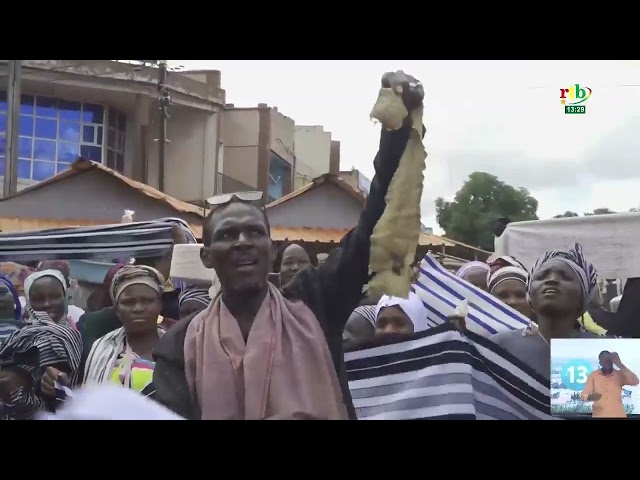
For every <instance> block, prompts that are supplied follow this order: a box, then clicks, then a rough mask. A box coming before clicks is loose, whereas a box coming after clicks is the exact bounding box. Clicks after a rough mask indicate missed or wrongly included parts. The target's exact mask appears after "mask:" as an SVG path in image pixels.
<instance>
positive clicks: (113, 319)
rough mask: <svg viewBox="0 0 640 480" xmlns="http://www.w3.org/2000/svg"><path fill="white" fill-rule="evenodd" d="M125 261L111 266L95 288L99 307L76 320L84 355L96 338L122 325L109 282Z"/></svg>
mask: <svg viewBox="0 0 640 480" xmlns="http://www.w3.org/2000/svg"><path fill="white" fill-rule="evenodd" d="M126 265H127V264H126V263H118V264H116V265H114V266H113V267H111V269H110V270H109V271H108V272H107V274H106V275H105V277H104V280H103V282H102V285H101V287H100V289H98V290H96V292H98V293H96V297H95V301H96V303H97V305H96V306H100V308H99V309H98V310H96V311H93V312H86V313H85V314H84V315H82V317H80V321H79V322H78V330H80V333H81V334H82V343H83V345H84V348H85V356H86V355H87V354H88V353H89V349H90V348H91V346H92V345H93V342H95V341H96V340H97V339H99V338H100V337H102V336H103V335H106V334H107V333H109V332H113V331H114V330H116V329H118V328H120V327H122V323H120V320H119V319H118V315H116V312H115V309H114V307H113V301H112V299H111V294H110V291H111V283H112V282H113V278H114V277H115V275H116V273H117V272H118V270H120V269H121V268H122V267H124V266H126Z"/></svg>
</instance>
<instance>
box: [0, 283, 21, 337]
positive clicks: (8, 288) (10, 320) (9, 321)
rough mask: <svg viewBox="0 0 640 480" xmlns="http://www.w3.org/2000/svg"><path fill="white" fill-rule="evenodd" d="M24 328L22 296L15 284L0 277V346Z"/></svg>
mask: <svg viewBox="0 0 640 480" xmlns="http://www.w3.org/2000/svg"><path fill="white" fill-rule="evenodd" d="M23 326H24V322H23V321H22V305H20V295H19V294H18V291H17V290H16V288H15V286H14V285H13V283H12V282H11V281H10V280H9V279H8V278H7V277H4V276H1V275H0V345H2V343H4V341H5V340H6V339H7V338H8V337H9V336H10V335H11V334H12V333H13V332H15V331H16V330H19V329H20V328H22V327H23Z"/></svg>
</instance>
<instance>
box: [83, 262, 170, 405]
mask: <svg viewBox="0 0 640 480" xmlns="http://www.w3.org/2000/svg"><path fill="white" fill-rule="evenodd" d="M164 285H165V279H164V277H163V276H162V274H161V273H160V272H158V271H157V270H156V269H155V268H152V267H147V266H142V265H126V266H124V267H122V268H120V269H119V270H118V271H117V272H116V274H115V276H114V278H113V281H112V282H111V291H110V295H111V299H112V302H113V305H114V309H115V312H116V315H117V316H118V318H119V319H120V321H121V323H122V327H120V328H118V329H116V330H114V331H112V332H109V333H107V334H106V335H104V336H103V337H101V338H99V339H98V340H96V341H95V342H94V343H93V345H92V347H91V351H90V352H89V356H88V358H87V360H86V363H85V367H84V380H83V383H85V384H86V383H104V382H113V383H116V384H118V385H122V386H124V387H126V388H131V389H133V390H136V391H139V392H142V393H144V394H148V393H150V390H149V389H151V380H152V378H153V368H154V365H155V364H154V362H153V360H152V356H151V352H152V351H153V349H154V348H155V346H156V345H157V343H158V341H159V340H160V337H161V336H162V335H163V334H164V333H165V330H164V328H162V327H161V326H160V325H159V322H158V319H159V318H161V317H160V311H161V310H162V291H163V288H164Z"/></svg>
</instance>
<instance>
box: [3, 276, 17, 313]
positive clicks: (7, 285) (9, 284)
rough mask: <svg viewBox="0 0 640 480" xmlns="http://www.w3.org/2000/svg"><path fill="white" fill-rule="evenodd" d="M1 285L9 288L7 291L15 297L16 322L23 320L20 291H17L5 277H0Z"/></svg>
mask: <svg viewBox="0 0 640 480" xmlns="http://www.w3.org/2000/svg"><path fill="white" fill-rule="evenodd" d="M0 285H4V286H5V287H7V289H8V290H9V292H11V295H12V296H13V303H14V305H15V307H14V310H13V313H14V320H21V319H22V304H21V303H20V294H18V291H17V290H16V287H15V285H14V284H13V282H12V281H11V280H9V279H8V278H7V277H5V276H4V275H0Z"/></svg>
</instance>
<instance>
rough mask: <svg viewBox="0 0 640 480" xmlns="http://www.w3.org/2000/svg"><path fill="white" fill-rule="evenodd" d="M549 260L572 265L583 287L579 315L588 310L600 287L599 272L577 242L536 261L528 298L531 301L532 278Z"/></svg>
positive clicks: (528, 288) (531, 273) (530, 277)
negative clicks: (566, 248)
mask: <svg viewBox="0 0 640 480" xmlns="http://www.w3.org/2000/svg"><path fill="white" fill-rule="evenodd" d="M549 260H560V261H561V262H564V263H566V264H567V265H569V267H571V269H572V270H573V271H574V272H575V274H576V276H577V277H578V280H579V282H580V287H581V289H582V307H581V311H580V312H579V315H583V314H584V312H586V311H587V307H588V306H589V304H590V303H591V300H592V299H593V297H594V295H595V293H596V290H597V289H598V272H597V271H596V269H595V267H594V266H593V265H592V264H591V263H590V262H589V261H588V260H587V259H586V258H585V257H584V254H583V253H582V246H581V245H580V244H579V243H577V242H576V244H575V246H574V247H573V249H571V250H550V251H548V252H547V253H545V254H544V255H543V256H542V257H540V258H539V259H538V260H536V262H535V263H534V265H533V267H532V268H531V271H530V272H529V282H528V284H527V298H528V299H529V303H531V279H532V278H533V277H534V276H535V274H536V273H538V271H539V270H540V269H541V268H542V267H543V265H544V264H545V263H547V262H548V261H549Z"/></svg>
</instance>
